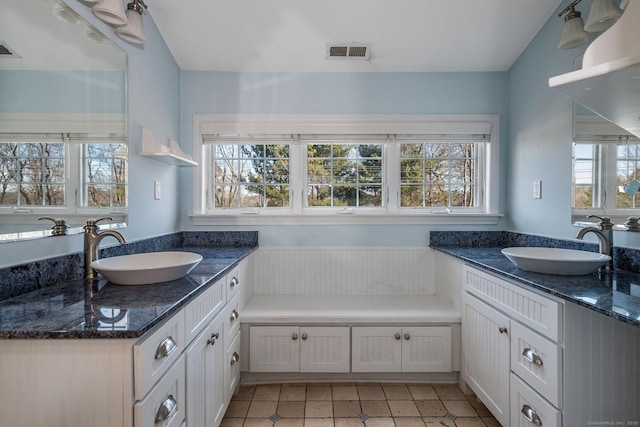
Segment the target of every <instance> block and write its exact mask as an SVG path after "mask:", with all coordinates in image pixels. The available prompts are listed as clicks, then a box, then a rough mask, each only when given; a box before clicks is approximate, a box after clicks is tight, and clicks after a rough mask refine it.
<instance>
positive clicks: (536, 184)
mask: <svg viewBox="0 0 640 427" xmlns="http://www.w3.org/2000/svg"><path fill="white" fill-rule="evenodd" d="M533 198H534V199H542V181H540V180H538V181H533Z"/></svg>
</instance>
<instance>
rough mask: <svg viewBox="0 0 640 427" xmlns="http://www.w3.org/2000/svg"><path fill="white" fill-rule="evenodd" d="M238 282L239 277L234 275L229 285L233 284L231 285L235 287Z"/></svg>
mask: <svg viewBox="0 0 640 427" xmlns="http://www.w3.org/2000/svg"><path fill="white" fill-rule="evenodd" d="M238 283H239V282H238V278H237V277H235V276H234V277H233V278H232V279H231V281H230V282H229V286H231V287H232V288H233V287H235V286H236V285H237V284H238Z"/></svg>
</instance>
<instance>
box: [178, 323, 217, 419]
mask: <svg viewBox="0 0 640 427" xmlns="http://www.w3.org/2000/svg"><path fill="white" fill-rule="evenodd" d="M223 324H224V317H223V315H218V316H217V317H216V318H215V319H214V320H213V321H212V322H211V323H210V324H209V325H208V326H206V327H205V328H204V330H203V331H202V332H201V333H200V335H198V337H197V338H196V339H195V340H194V341H193V342H192V343H191V344H190V345H189V347H188V348H187V350H186V351H185V358H186V378H187V422H188V424H189V427H205V426H216V425H218V423H219V422H220V421H221V420H222V416H223V415H224V408H225V393H224V390H225V386H224V381H223V378H224V369H225V366H224V359H225V348H224V340H223V334H224V325H223Z"/></svg>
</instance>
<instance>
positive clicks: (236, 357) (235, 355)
mask: <svg viewBox="0 0 640 427" xmlns="http://www.w3.org/2000/svg"><path fill="white" fill-rule="evenodd" d="M238 360H240V355H239V354H238V353H236V352H235V351H234V352H233V356H231V366H233V365H235V364H236V363H238Z"/></svg>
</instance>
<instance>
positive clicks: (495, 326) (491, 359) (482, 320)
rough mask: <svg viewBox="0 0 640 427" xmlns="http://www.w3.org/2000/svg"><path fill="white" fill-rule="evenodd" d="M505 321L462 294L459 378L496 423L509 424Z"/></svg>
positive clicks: (467, 295)
mask: <svg viewBox="0 0 640 427" xmlns="http://www.w3.org/2000/svg"><path fill="white" fill-rule="evenodd" d="M509 327H510V324H509V318H507V317H506V316H504V315H503V314H502V313H500V312H498V311H497V310H495V309H493V308H491V307H490V306H489V305H487V304H485V303H483V302H481V301H480V300H478V299H477V298H475V297H473V296H471V295H469V294H467V293H464V294H463V313H462V358H463V361H462V373H461V375H462V379H463V380H464V381H465V382H466V383H467V384H468V385H469V387H471V389H472V390H473V391H474V392H475V393H476V395H477V396H478V398H479V399H480V400H481V401H482V402H483V403H484V404H485V405H486V406H487V408H488V409H489V410H490V411H491V413H492V414H493V416H494V417H496V419H497V420H498V421H499V422H500V424H502V425H504V426H506V425H509V329H508V328H509Z"/></svg>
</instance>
